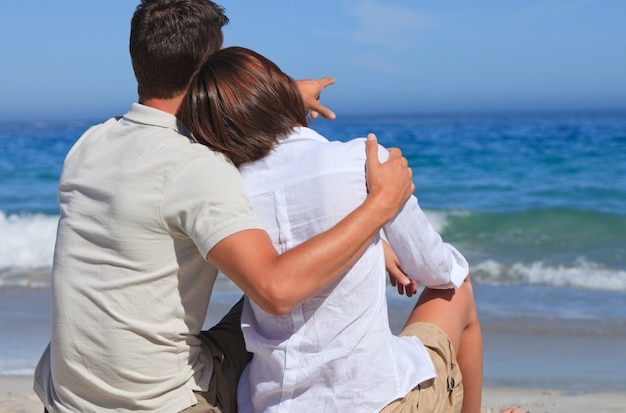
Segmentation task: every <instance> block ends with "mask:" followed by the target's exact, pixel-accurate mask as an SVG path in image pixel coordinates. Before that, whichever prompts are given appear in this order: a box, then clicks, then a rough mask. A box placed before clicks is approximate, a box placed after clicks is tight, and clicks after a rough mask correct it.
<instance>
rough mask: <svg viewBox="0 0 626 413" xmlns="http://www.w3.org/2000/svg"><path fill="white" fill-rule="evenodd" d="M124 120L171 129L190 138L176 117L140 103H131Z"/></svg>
mask: <svg viewBox="0 0 626 413" xmlns="http://www.w3.org/2000/svg"><path fill="white" fill-rule="evenodd" d="M124 118H125V119H127V120H129V121H131V122H135V123H142V124H145V125H150V126H156V127H160V128H167V129H172V130H174V131H176V132H178V133H180V134H181V135H184V136H187V137H191V134H190V133H189V131H188V130H187V128H186V127H185V125H183V124H182V122H181V121H180V120H178V118H177V117H176V116H174V115H172V114H170V113H167V112H163V111H162V110H159V109H155V108H153V107H150V106H146V105H142V104H141V103H133V104H132V105H131V107H130V110H129V111H128V112H127V113H126V114H125V115H124Z"/></svg>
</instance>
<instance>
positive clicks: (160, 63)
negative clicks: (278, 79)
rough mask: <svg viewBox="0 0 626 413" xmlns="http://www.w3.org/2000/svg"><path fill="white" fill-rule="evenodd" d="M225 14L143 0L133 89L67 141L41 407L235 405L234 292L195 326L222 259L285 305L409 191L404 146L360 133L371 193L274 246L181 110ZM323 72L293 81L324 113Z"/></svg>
mask: <svg viewBox="0 0 626 413" xmlns="http://www.w3.org/2000/svg"><path fill="white" fill-rule="evenodd" d="M227 21H228V20H227V18H226V16H225V15H224V13H223V10H222V9H221V8H220V7H219V6H217V5H215V4H213V3H211V2H210V1H206V0H145V1H143V2H142V3H141V4H140V5H139V6H138V8H137V10H136V12H135V14H134V16H133V20H132V24H131V36H130V52H131V58H132V62H133V68H134V70H135V75H136V78H137V81H138V92H139V103H135V104H133V105H132V107H131V110H130V111H129V112H128V113H127V114H126V115H124V116H123V117H122V118H120V119H110V120H108V121H107V122H105V123H103V124H101V125H97V126H94V127H92V128H91V129H89V130H88V131H87V132H86V133H85V134H84V135H83V136H82V137H81V138H80V139H79V141H78V142H77V143H76V144H75V145H74V147H73V148H72V149H71V150H70V152H69V153H68V155H67V158H66V160H65V163H64V167H63V173H62V176H61V179H60V181H59V205H60V211H61V218H60V221H59V227H58V231H57V241H56V247H55V256H54V264H53V274H52V336H51V342H50V345H49V347H48V348H47V349H46V351H45V352H44V354H43V356H42V359H41V360H40V362H39V365H38V366H37V370H36V372H35V385H34V386H35V391H36V392H37V394H38V395H39V397H40V398H41V400H42V401H43V403H44V405H45V407H46V409H47V410H48V411H50V412H53V411H54V412H57V411H59V412H69V411H81V412H86V411H98V412H102V411H161V412H177V411H182V410H185V409H188V410H186V411H189V412H191V411H222V412H228V411H236V410H235V409H236V403H235V402H236V383H237V380H238V378H239V374H240V373H241V370H242V369H243V367H244V366H245V364H246V362H247V361H248V355H247V353H246V352H245V347H244V344H243V340H242V338H241V331H240V329H239V316H240V311H241V309H240V305H238V306H235V307H234V308H233V310H231V312H230V313H229V314H228V315H227V316H226V317H225V318H224V320H222V322H220V323H219V324H218V325H217V326H215V327H214V328H212V329H211V330H210V331H208V332H201V331H200V330H201V326H202V323H203V320H204V318H205V315H206V310H207V306H208V302H209V297H210V293H211V290H212V288H213V283H214V281H215V277H216V274H217V270H221V271H222V272H223V273H224V274H226V275H227V276H228V277H229V278H230V279H231V280H232V281H233V282H235V284H237V285H238V286H239V287H240V288H241V289H242V290H243V291H244V293H246V294H247V295H248V296H249V297H250V298H251V299H252V300H254V301H255V302H256V303H257V304H258V305H259V306H261V307H262V308H263V309H264V310H265V311H267V312H269V313H271V314H283V313H285V312H287V311H288V310H289V309H291V308H292V307H293V306H294V305H297V304H298V303H300V302H301V301H303V300H304V299H306V298H308V297H310V296H312V295H313V294H315V293H316V292H317V291H319V290H320V289H322V288H323V287H325V286H326V285H328V284H329V283H330V282H332V281H334V280H335V279H336V278H337V277H338V276H339V275H341V274H342V273H343V272H344V271H345V270H346V269H347V268H348V267H349V266H350V264H351V263H352V262H353V261H354V260H355V259H356V258H357V257H358V256H359V255H360V254H361V253H362V252H363V251H364V250H365V248H366V246H367V245H368V244H369V243H370V241H371V240H372V239H373V237H374V236H375V235H376V234H377V233H378V231H379V229H380V227H381V226H382V225H383V224H384V223H386V222H387V221H389V220H390V219H391V218H393V216H394V215H395V214H396V212H397V211H398V210H399V209H400V208H401V207H402V205H403V204H404V202H405V201H406V200H407V199H408V197H409V196H410V195H411V193H412V192H413V189H414V186H413V184H412V182H411V171H410V169H408V168H407V166H406V160H405V159H403V158H402V157H401V154H400V153H399V151H397V150H392V151H391V153H390V160H389V161H387V162H386V163H384V164H380V163H379V162H378V159H377V150H376V148H377V144H376V141H375V140H370V141H368V143H367V145H368V149H371V150H370V152H371V154H372V155H373V156H370V157H368V161H367V169H368V188H369V196H368V197H367V199H366V200H365V202H364V203H363V204H362V205H361V206H360V207H359V208H358V209H357V210H355V211H354V212H353V213H352V214H350V215H349V216H348V217H346V219H344V220H343V221H341V222H340V223H339V224H338V225H337V226H335V227H334V228H333V229H331V230H330V231H328V232H326V233H322V234H320V235H319V236H317V237H315V238H313V239H311V240H310V241H309V242H307V243H305V244H302V245H301V246H300V247H298V248H294V249H293V250H290V251H289V252H287V253H285V254H282V255H278V253H277V252H276V250H275V249H274V247H273V246H272V243H271V241H270V238H269V236H268V235H267V233H265V232H264V231H263V230H262V227H261V225H260V224H259V222H258V220H257V218H256V216H254V215H253V214H252V212H251V210H250V206H249V204H248V201H247V199H246V197H245V191H244V188H243V185H242V183H241V180H240V176H239V175H238V173H237V170H236V168H235V167H234V166H233V165H232V163H231V162H230V161H228V160H226V159H225V158H224V157H222V156H221V155H219V154H217V153H214V152H211V151H210V150H208V149H207V148H206V147H204V146H202V145H199V144H197V143H195V142H194V141H193V139H191V137H190V136H189V134H188V132H187V131H186V128H185V127H184V126H183V125H182V124H181V123H180V122H179V121H178V120H177V119H176V117H175V114H176V112H177V110H178V107H179V106H180V103H181V101H182V99H183V97H184V95H185V91H186V87H187V83H188V81H189V79H190V77H191V75H192V73H193V72H194V71H195V70H196V68H197V67H198V65H199V64H200V62H201V61H202V60H203V59H204V57H205V56H207V55H208V54H210V53H212V52H214V51H216V50H218V49H220V48H221V46H222V31H221V27H222V26H223V25H224V24H226V23H227ZM330 82H332V80H322V81H318V82H315V81H309V82H307V83H305V86H306V87H305V89H307V88H308V89H307V90H308V92H307V91H304V92H303V93H305V96H306V101H308V103H307V105H308V107H309V109H312V110H314V111H321V113H322V114H323V115H326V116H332V115H331V113H330V112H329V111H327V110H326V108H324V107H322V106H321V105H320V104H319V102H317V100H316V98H317V96H319V93H320V92H321V90H322V89H323V88H324V87H325V86H326V85H327V84H329V83H330ZM311 91H313V92H314V93H312V94H311V93H310V92H311ZM307 93H308V95H307ZM192 406H193V407H192Z"/></svg>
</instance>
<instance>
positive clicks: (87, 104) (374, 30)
mask: <svg viewBox="0 0 626 413" xmlns="http://www.w3.org/2000/svg"><path fill="white" fill-rule="evenodd" d="M218 3H219V4H221V5H222V6H224V7H225V8H226V12H227V15H228V16H229V18H230V20H231V22H230V24H229V25H228V26H226V28H225V45H226V46H230V45H240V46H245V47H249V48H251V49H254V50H256V51H258V52H260V53H261V54H263V55H265V56H266V57H268V58H270V59H272V60H273V61H275V62H276V63H277V64H278V65H279V66H280V67H281V68H282V69H283V70H284V71H285V72H286V73H288V74H289V75H291V76H293V77H295V78H305V77H312V78H316V77H321V76H333V77H336V78H337V83H336V84H335V85H333V86H331V88H330V89H328V90H327V91H326V92H325V94H324V95H323V97H322V98H323V100H324V102H325V104H327V105H328V106H329V107H331V108H332V109H333V110H335V112H336V113H337V114H338V115H339V116H341V115H342V114H375V113H384V114H393V113H402V114H404V113H406V114H411V113H433V112H435V113H440V112H485V111H487V112H488V111H509V110H513V111H540V110H607V109H608V110H624V109H626V23H625V21H626V20H625V18H626V2H625V1H622V0H509V1H505V0H484V1H483V0H476V1H471V2H470V1H446V0H442V1H419V0H320V1H313V2H304V1H294V0H272V1H259V0H223V1H221V2H220V1H218ZM136 4H137V1H135V0H63V1H49V0H20V1H12V2H3V4H2V5H1V6H0V39H1V40H0V56H1V60H0V96H1V99H0V121H12V120H57V119H62V120H70V119H79V120H83V119H89V120H91V119H95V120H99V119H105V118H107V117H110V116H113V115H119V114H123V113H124V112H126V110H127V109H128V107H129V106H130V103H131V102H133V101H135V100H136V85H135V81H134V78H133V74H132V69H131V66H130V58H129V56H128V34H129V26H130V19H131V16H132V13H133V11H134V9H135V7H136Z"/></svg>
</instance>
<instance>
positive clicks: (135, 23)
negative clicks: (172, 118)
mask: <svg viewBox="0 0 626 413" xmlns="http://www.w3.org/2000/svg"><path fill="white" fill-rule="evenodd" d="M227 23H228V18H227V17H226V15H225V14H224V9H223V8H222V7H220V6H218V5H217V4H215V3H213V2H211V1H208V0H143V1H142V2H141V3H140V4H139V5H138V6H137V9H136V10H135V14H134V15H133V19H132V21H131V29H130V56H131V60H132V63H133V70H134V71H135V77H136V78H137V84H138V93H139V100H140V101H145V100H147V99H155V98H156V99H169V98H172V97H175V96H176V95H178V94H180V93H183V92H184V91H185V90H186V88H187V84H188V83H189V79H190V78H191V75H192V74H193V73H194V72H195V71H196V69H197V68H198V66H199V65H200V63H201V62H202V61H203V60H204V59H205V57H206V56H208V55H209V54H211V53H214V52H216V51H218V50H219V49H221V48H222V43H223V41H224V35H223V34H222V27H223V26H224V25H225V24H227Z"/></svg>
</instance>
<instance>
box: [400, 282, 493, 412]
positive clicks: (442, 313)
mask: <svg viewBox="0 0 626 413" xmlns="http://www.w3.org/2000/svg"><path fill="white" fill-rule="evenodd" d="M416 322H427V323H431V324H435V325H437V326H438V327H439V328H441V329H442V330H443V331H445V332H446V334H448V337H449V338H450V341H451V342H452V346H453V347H454V350H455V351H456V354H457V361H458V363H459V367H460V369H461V374H463V409H462V412H463V413H478V412H480V407H481V399H482V391H483V387H482V386H483V341H482V333H481V331H480V322H479V320H478V313H477V311H476V303H475V301H474V293H473V291H472V284H471V282H470V279H469V276H468V277H467V279H466V280H465V282H464V283H463V284H462V285H461V286H460V287H459V288H457V289H449V290H434V289H430V288H425V289H424V291H423V292H422V294H421V295H420V297H419V299H418V301H417V304H416V305H415V308H414V309H413V311H412V312H411V314H410V315H409V319H408V321H407V325H409V324H413V323H416Z"/></svg>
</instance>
